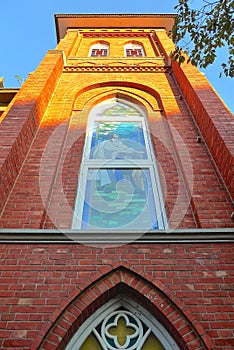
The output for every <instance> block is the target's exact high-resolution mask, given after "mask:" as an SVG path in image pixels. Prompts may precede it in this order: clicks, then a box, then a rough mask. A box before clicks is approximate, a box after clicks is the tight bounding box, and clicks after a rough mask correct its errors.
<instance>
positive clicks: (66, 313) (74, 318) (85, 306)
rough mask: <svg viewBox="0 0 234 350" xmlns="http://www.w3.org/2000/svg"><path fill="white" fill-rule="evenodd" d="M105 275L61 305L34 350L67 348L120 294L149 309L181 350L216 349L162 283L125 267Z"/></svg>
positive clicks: (95, 277)
mask: <svg viewBox="0 0 234 350" xmlns="http://www.w3.org/2000/svg"><path fill="white" fill-rule="evenodd" d="M107 270H109V271H108V272H107ZM105 272H106V273H105ZM105 272H104V274H103V275H102V276H101V277H100V276H99V277H97V276H94V277H93V280H92V281H91V283H90V284H89V285H86V286H85V285H84V286H81V288H80V289H79V291H75V292H73V293H71V295H70V298H69V300H68V301H67V302H66V304H65V305H61V307H60V308H59V309H58V310H56V311H55V312H54V313H53V315H52V317H51V319H50V321H49V322H48V323H47V324H46V325H44V328H43V329H42V330H41V333H40V336H39V337H38V338H37V339H36V341H35V342H34V343H33V345H32V347H31V350H36V349H38V350H55V349H56V350H62V349H65V347H66V345H67V344H68V342H69V340H70V339H71V338H72V337H73V336H74V334H75V333H76V331H77V330H78V328H79V327H80V326H81V325H82V323H83V322H84V321H85V320H86V319H87V318H89V317H90V316H91V315H92V314H93V312H94V311H96V310H98V309H99V308H100V307H101V306H102V305H104V304H105V303H106V302H107V301H109V300H110V299H111V298H114V297H115V296H117V295H120V294H122V295H128V296H129V295H131V297H132V298H133V300H135V301H136V302H137V303H138V304H140V305H142V306H143V307H144V308H145V309H146V310H148V311H149V312H150V313H151V314H152V315H153V316H154V317H155V318H156V319H157V320H158V321H159V322H161V323H162V324H163V325H164V327H165V328H166V329H167V331H168V332H169V333H170V334H171V336H172V337H173V338H174V340H175V341H176V342H177V344H178V346H179V347H180V348H181V349H183V350H194V349H196V350H201V349H204V350H208V349H209V350H211V349H213V344H212V341H211V339H210V337H209V336H208V335H207V334H206V333H205V331H204V329H203V328H202V326H201V325H200V324H199V323H198V321H197V320H196V319H195V317H194V315H193V314H192V313H191V312H190V311H189V310H188V309H187V308H186V307H185V306H184V305H183V304H182V303H181V301H180V300H178V299H177V298H176V297H175V296H174V295H173V294H172V293H171V291H170V290H169V289H168V288H167V287H166V286H165V285H164V284H162V283H161V282H160V281H155V280H154V279H153V278H152V276H150V275H147V274H144V277H142V276H141V275H139V274H137V273H136V272H134V271H132V270H130V269H128V268H127V267H124V266H123V265H121V266H118V267H116V268H114V269H109V268H105ZM82 287H83V288H82Z"/></svg>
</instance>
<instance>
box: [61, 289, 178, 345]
mask: <svg viewBox="0 0 234 350" xmlns="http://www.w3.org/2000/svg"><path fill="white" fill-rule="evenodd" d="M121 307H122V308H125V309H126V310H127V311H129V312H131V313H132V314H133V315H135V316H136V317H137V318H138V319H139V320H141V321H142V322H143V323H144V324H145V325H146V326H147V327H148V328H149V329H150V330H151V332H152V333H153V334H154V335H155V337H156V338H157V339H158V340H159V341H160V342H161V344H162V345H163V346H164V348H165V349H166V350H179V347H178V345H177V343H176V342H175V340H174V339H173V338H172V336H171V335H170V334H169V333H168V331H167V330H166V329H165V327H164V326H163V325H162V324H161V323H160V322H159V321H157V320H156V319H155V317H153V316H152V315H151V314H150V313H149V312H148V311H147V310H146V309H145V308H143V307H142V306H141V305H139V304H138V303H136V302H135V301H133V300H132V299H130V298H128V297H127V296H121V295H120V296H118V297H116V298H113V299H111V300H110V301H108V302H107V303H106V304H104V305H103V306H101V307H100V308H99V309H98V310H96V311H95V312H94V313H93V315H91V316H90V317H89V318H88V319H87V320H86V321H85V322H84V323H83V324H82V325H81V326H80V328H79V329H78V331H77V332H76V333H75V335H74V336H73V337H72V339H71V340H70V342H69V343H68V345H67V346H66V348H65V350H77V349H79V348H80V347H81V345H82V344H83V342H84V341H85V340H86V338H87V337H88V336H89V335H90V334H91V333H92V331H93V330H94V329H95V328H96V327H97V326H98V325H99V323H101V322H102V321H103V320H104V319H105V318H106V317H107V316H108V315H109V314H110V313H112V312H114V311H115V310H117V309H119V308H121ZM94 333H95V335H96V336H97V337H98V339H99V342H100V343H101V344H100V345H101V346H102V347H103V349H106V347H105V344H104V342H102V340H101V338H100V336H99V335H98V334H97V332H95V331H94ZM142 345H143V344H142V343H140V344H139V346H138V347H137V348H136V350H141V347H142Z"/></svg>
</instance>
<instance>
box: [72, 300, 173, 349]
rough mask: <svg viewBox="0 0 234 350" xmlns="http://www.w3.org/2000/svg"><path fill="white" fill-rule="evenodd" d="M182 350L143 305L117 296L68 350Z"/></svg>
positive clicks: (92, 318)
mask: <svg viewBox="0 0 234 350" xmlns="http://www.w3.org/2000/svg"><path fill="white" fill-rule="evenodd" d="M76 349H79V350H90V349H92V350H123V349H125V350H152V349H153V350H179V347H178V346H177V344H176V343H175V341H174V340H173V339H172V337H171V336H170V335H169V333H168V332H167V331H166V329H165V328H164V327H163V326H162V325H161V324H160V323H159V322H158V321H157V320H156V319H155V318H154V317H152V315H151V314H149V312H147V311H146V310H145V309H144V308H143V307H142V306H140V305H138V304H137V303H136V302H134V301H132V300H131V299H129V298H127V297H117V298H114V299H112V300H110V301H109V302H108V303H107V304H105V305H104V306H102V307H101V308H100V309H98V310H97V311H96V312H95V313H94V314H93V315H92V316H91V317H90V318H89V319H87V320H86V321H85V322H84V323H83V325H82V326H81V327H80V329H79V330H78V331H77V333H76V334H75V335H74V336H73V338H72V339H71V341H70V342H69V344H68V345H67V347H66V350H76Z"/></svg>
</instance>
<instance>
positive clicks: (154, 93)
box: [64, 80, 163, 110]
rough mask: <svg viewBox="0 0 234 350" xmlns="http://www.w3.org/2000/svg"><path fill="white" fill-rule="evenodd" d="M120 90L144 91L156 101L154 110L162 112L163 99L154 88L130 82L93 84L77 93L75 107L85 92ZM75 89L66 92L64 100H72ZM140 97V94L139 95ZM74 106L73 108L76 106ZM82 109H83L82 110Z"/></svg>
mask: <svg viewBox="0 0 234 350" xmlns="http://www.w3.org/2000/svg"><path fill="white" fill-rule="evenodd" d="M109 87H112V88H119V89H123V88H125V89H127V88H134V89H136V90H138V91H139V92H140V91H143V92H146V93H147V94H149V95H150V96H151V97H153V99H154V101H155V105H154V106H153V108H154V109H158V108H160V109H161V110H162V109H163V104H162V99H161V96H160V94H159V93H158V92H157V91H156V90H155V89H153V88H151V87H149V86H147V85H144V84H139V83H135V82H130V81H109V80H108V81H104V82H101V83H96V84H91V85H88V86H86V87H85V88H83V89H81V90H79V91H77V92H76V94H75V95H74V105H75V101H76V100H77V99H78V98H79V97H81V96H82V94H84V93H85V92H90V91H91V90H96V91H97V89H100V88H109ZM74 89H75V88H74V87H73V88H72V89H71V88H69V89H68V90H66V92H65V93H64V98H65V99H66V98H70V97H71V94H74ZM139 95H140V93H139ZM74 105H73V106H74ZM80 109H82V108H80Z"/></svg>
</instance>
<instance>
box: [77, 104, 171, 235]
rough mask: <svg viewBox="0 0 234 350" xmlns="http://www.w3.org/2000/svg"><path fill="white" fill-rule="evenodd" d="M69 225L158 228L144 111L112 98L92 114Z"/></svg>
mask: <svg viewBox="0 0 234 350" xmlns="http://www.w3.org/2000/svg"><path fill="white" fill-rule="evenodd" d="M79 184H80V186H79V191H78V195H77V201H76V207H75V213H74V220H73V228H81V229H84V230H95V229H101V230H103V229H114V230H128V229H135V228H137V229H141V230H145V229H153V230H156V229H162V228H164V227H165V223H166V218H165V213H164V209H163V200H162V195H161V191H160V184H159V178H158V176H157V170H156V163H155V159H154V155H153V151H152V147H151V144H150V137H149V132H148V129H147V124H146V120H145V117H144V112H143V111H142V110H141V109H140V108H139V106H135V105H132V104H129V105H128V104H126V103H123V102H122V101H121V102H120V101H116V100H112V101H109V102H104V103H101V104H100V105H99V106H97V107H95V108H94V109H93V111H92V112H91V114H90V118H89V123H88V127H87V136H86V142H85V151H84V157H83V162H82V167H81V174H80V181H79Z"/></svg>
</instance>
